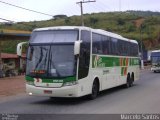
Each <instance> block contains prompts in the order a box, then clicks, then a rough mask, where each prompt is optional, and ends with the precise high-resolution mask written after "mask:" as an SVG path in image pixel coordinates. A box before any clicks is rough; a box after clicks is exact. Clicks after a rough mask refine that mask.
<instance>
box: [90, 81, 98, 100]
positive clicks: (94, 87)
mask: <svg viewBox="0 0 160 120" xmlns="http://www.w3.org/2000/svg"><path fill="white" fill-rule="evenodd" d="M98 93H99V81H98V80H97V79H95V80H94V82H93V85H92V93H91V94H90V96H89V97H90V99H91V100H93V99H95V98H96V97H97V96H98Z"/></svg>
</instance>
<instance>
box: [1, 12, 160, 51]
mask: <svg viewBox="0 0 160 120" xmlns="http://www.w3.org/2000/svg"><path fill="white" fill-rule="evenodd" d="M63 16H65V17H63ZM63 16H62V17H61V16H60V17H59V16H58V19H50V20H45V21H44V20H43V21H31V22H19V23H15V24H12V25H3V24H1V25H0V29H12V30H27V31H32V30H33V29H35V28H39V27H49V26H67V25H71V26H73V25H76V26H80V25H81V21H80V20H81V19H80V16H71V17H67V16H66V15H63ZM84 24H85V26H88V27H92V28H96V29H104V30H107V31H110V32H115V33H118V34H120V35H122V36H124V37H127V38H130V39H135V40H137V41H138V42H140V41H141V40H143V44H144V45H143V47H144V48H147V49H155V48H160V12H151V11H125V12H101V13H92V14H84ZM140 43H141V42H140ZM6 44H8V43H6ZM10 51H12V52H14V51H15V50H10ZM4 52H7V51H4Z"/></svg>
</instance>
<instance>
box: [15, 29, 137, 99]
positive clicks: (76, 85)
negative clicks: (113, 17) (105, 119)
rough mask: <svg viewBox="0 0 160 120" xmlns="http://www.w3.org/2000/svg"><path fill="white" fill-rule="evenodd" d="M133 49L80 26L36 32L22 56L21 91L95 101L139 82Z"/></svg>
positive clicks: (115, 36) (132, 42) (130, 44)
mask: <svg viewBox="0 0 160 120" xmlns="http://www.w3.org/2000/svg"><path fill="white" fill-rule="evenodd" d="M22 45H23V44H22V43H20V44H19V45H18V46H17V54H18V55H19V56H21V49H22ZM138 48H139V47H138V43H137V41H135V40H129V39H126V38H124V37H122V36H120V35H118V34H115V33H111V32H107V31H104V30H100V29H92V28H89V27H84V26H81V27H80V26H59V27H47V28H39V29H35V30H34V31H33V32H32V35H31V38H30V40H29V47H28V52H27V66H26V77H25V79H26V91H27V93H28V94H29V95H36V96H48V97H81V96H85V95H89V96H90V98H91V99H94V98H96V97H97V95H98V93H99V92H100V91H102V90H106V89H109V88H113V87H116V86H120V85H123V84H124V85H126V86H127V87H130V86H132V85H133V82H134V81H135V80H138V79H139V57H138V53H139V50H138Z"/></svg>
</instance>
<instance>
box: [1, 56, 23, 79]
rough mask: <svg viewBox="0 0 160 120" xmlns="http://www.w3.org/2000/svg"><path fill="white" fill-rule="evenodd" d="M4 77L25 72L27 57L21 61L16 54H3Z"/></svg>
mask: <svg viewBox="0 0 160 120" xmlns="http://www.w3.org/2000/svg"><path fill="white" fill-rule="evenodd" d="M1 58H2V71H3V76H14V75H18V74H19V72H25V65H26V63H25V58H26V57H25V55H23V57H22V58H21V59H20V58H19V57H18V56H17V55H16V54H10V53H1Z"/></svg>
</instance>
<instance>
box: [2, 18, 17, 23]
mask: <svg viewBox="0 0 160 120" xmlns="http://www.w3.org/2000/svg"><path fill="white" fill-rule="evenodd" d="M0 20H4V21H7V22H11V23H14V21H12V20H8V19H5V18H0Z"/></svg>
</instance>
